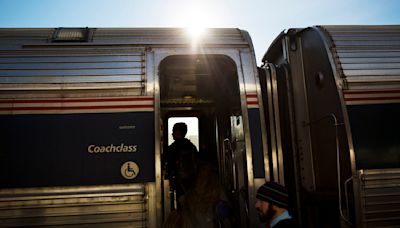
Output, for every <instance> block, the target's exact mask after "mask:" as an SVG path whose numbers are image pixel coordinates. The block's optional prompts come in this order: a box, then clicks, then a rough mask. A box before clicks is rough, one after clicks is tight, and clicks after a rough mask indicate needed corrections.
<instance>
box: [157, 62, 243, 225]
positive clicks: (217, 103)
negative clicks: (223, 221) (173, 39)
mask: <svg viewBox="0 0 400 228" xmlns="http://www.w3.org/2000/svg"><path fill="white" fill-rule="evenodd" d="M159 78H160V108H161V111H160V115H161V118H162V129H161V130H162V137H161V138H163V140H162V152H161V153H162V155H163V154H165V152H166V151H167V150H168V135H169V134H171V133H170V132H168V128H170V129H171V127H172V126H169V125H171V121H169V120H171V119H172V118H177V117H178V118H188V117H190V118H195V119H196V120H197V121H198V139H197V140H198V142H197V143H198V156H197V159H198V160H199V162H200V163H201V165H200V167H205V166H202V165H207V166H206V167H211V168H212V172H213V174H215V178H216V183H215V184H218V185H219V186H220V187H221V191H222V193H221V195H220V196H219V197H220V198H223V199H224V200H226V201H227V202H228V203H229V204H230V208H231V209H232V214H231V221H229V222H231V223H234V225H238V226H241V227H245V226H247V225H246V224H247V215H246V214H247V206H248V203H247V199H248V197H247V189H248V188H247V187H248V184H247V167H246V156H245V154H246V153H245V141H244V132H243V119H242V109H241V96H240V90H239V82H238V73H237V66H236V64H235V63H234V61H233V60H232V59H230V58H229V57H227V56H224V55H176V56H169V57H167V58H165V59H164V60H163V61H162V62H161V63H160V66H159ZM169 122H170V123H169ZM163 162H164V161H162V163H163ZM163 166H164V164H163ZM202 171H203V170H201V169H200V170H198V171H197V173H198V174H199V175H198V176H201V173H202ZM162 173H163V175H162V176H163V178H162V179H163V180H162V183H163V186H162V188H163V207H164V219H166V218H167V217H168V215H169V214H170V213H171V211H172V210H174V209H175V208H176V207H177V204H178V203H179V200H180V199H177V198H176V194H174V191H173V190H174V189H173V188H171V186H170V181H169V180H168V177H167V176H165V175H164V174H165V167H163V172H162ZM212 178H214V177H211V176H210V175H208V176H207V181H210V179H212ZM198 179H199V178H198ZM200 181H201V179H200ZM196 183H198V182H196ZM207 183H209V182H207ZM197 190H199V189H198V188H197V189H196V191H197ZM208 190H209V189H208ZM198 193H199V194H201V193H200V192H198ZM203 196H204V195H199V196H198V197H196V199H202V197H203ZM208 198H210V197H208ZM184 200H186V203H187V204H189V205H191V204H194V203H196V204H198V203H199V202H190V201H189V197H186V196H185V199H184ZM200 203H207V202H205V201H202V202H200ZM209 203H211V202H209ZM214 203H215V202H212V203H211V204H214ZM211 204H210V205H211ZM213 206H215V205H213ZM196 207H197V208H201V206H200V205H196ZM205 207H206V205H205ZM184 209H185V208H183V210H184ZM203 216H204V215H203ZM206 220H207V219H205V220H203V221H206Z"/></svg>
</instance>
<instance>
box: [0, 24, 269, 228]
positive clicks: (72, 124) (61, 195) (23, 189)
mask: <svg viewBox="0 0 400 228" xmlns="http://www.w3.org/2000/svg"><path fill="white" fill-rule="evenodd" d="M0 34H1V37H0V121H1V124H0V126H1V127H0V132H1V142H2V143H1V144H2V146H1V148H2V149H1V155H0V156H1V160H0V162H1V165H0V166H1V176H0V178H1V181H0V183H1V190H0V210H1V213H0V214H1V215H0V219H1V226H30V225H34V226H44V225H54V226H77V227H79V226H83V225H84V226H95V227H98V226H109V225H113V226H116V227H126V226H133V227H160V226H161V224H162V221H163V220H165V219H166V217H167V216H168V214H169V212H170V210H171V209H170V205H169V204H168V202H169V198H168V197H170V196H169V195H168V192H169V187H168V186H169V183H168V180H166V179H165V177H164V170H163V164H162V160H161V158H162V154H163V150H164V149H165V146H166V143H165V144H163V140H162V138H163V137H162V136H163V135H166V134H167V133H166V132H163V129H164V128H163V122H164V120H165V118H166V116H171V115H172V114H171V113H173V112H174V111H171V110H178V112H180V113H179V114H178V115H179V116H182V115H187V114H185V113H186V112H185V110H189V109H192V110H198V111H197V112H198V113H211V114H210V115H209V116H207V117H204V118H205V120H204V121H208V122H209V124H208V125H207V126H210V128H214V129H213V130H212V132H215V129H218V128H219V129H220V133H218V135H219V136H220V137H221V138H220V140H221V141H216V140H217V139H216V138H217V137H216V135H217V134H214V136H215V138H212V139H207V138H206V137H203V138H204V141H207V140H208V141H211V144H212V145H217V144H218V150H219V151H217V152H214V153H215V154H217V153H220V154H221V155H223V154H224V153H223V152H224V151H225V150H227V148H225V147H223V140H224V139H227V138H230V145H234V146H235V147H234V150H231V151H230V153H231V156H228V157H224V156H219V155H218V156H215V157H218V158H219V160H218V161H216V162H217V163H218V164H222V163H224V164H225V166H224V167H223V168H222V165H217V166H219V167H220V172H221V173H224V175H225V177H227V176H228V175H230V177H229V178H228V179H227V178H223V177H222V176H221V177H220V178H221V179H225V180H230V181H229V183H233V181H234V182H235V184H234V185H231V187H232V188H233V189H230V190H233V191H235V197H236V198H237V199H238V202H239V203H238V208H239V209H238V210H240V211H241V212H242V214H243V216H241V220H240V221H239V222H238V223H240V224H242V225H244V226H247V225H250V224H254V222H257V221H256V219H255V216H256V213H255V210H254V209H253V208H252V207H248V206H247V205H250V204H251V205H253V204H254V200H255V184H254V183H255V182H257V181H255V177H254V175H253V162H255V163H256V166H257V167H258V168H257V171H256V173H255V175H256V176H257V178H258V179H257V180H258V182H257V183H262V180H263V179H264V167H263V166H262V165H263V163H262V162H261V163H260V162H259V161H258V160H257V161H253V160H252V157H253V152H252V150H253V148H254V151H257V153H258V154H259V153H262V151H263V149H262V146H263V145H262V144H263V143H264V144H265V143H266V142H265V141H264V142H263V141H262V137H261V135H258V139H257V141H256V143H254V142H252V141H251V138H250V133H249V132H250V131H255V132H259V131H260V130H259V123H260V122H261V121H262V120H261V119H260V118H261V117H260V115H259V114H258V113H259V112H258V110H259V100H258V98H257V95H258V94H257V85H258V84H257V83H256V81H257V77H256V74H257V70H256V64H255V60H254V51H253V47H252V44H251V40H250V37H249V35H248V34H247V32H245V31H242V30H239V29H209V30H208V31H207V36H205V37H203V38H202V39H201V40H197V41H196V42H194V41H195V40H193V39H192V38H191V37H190V36H188V35H187V33H186V31H185V30H184V29H172V28H171V29H150V28H149V29H147V28H143V29H131V28H121V29H120V28H118V29H117V28H115V29H114V28H58V29H50V28H49V29H40V28H35V29H28V28H27V29H0ZM192 60H193V61H192ZM211 60H212V61H215V64H214V65H215V67H211V66H208V65H204V64H202V62H205V63H207V61H209V62H210V61H211ZM218 64H220V65H218ZM225 65H226V66H227V67H228V68H227V69H226V71H224V68H223V67H224V66H225ZM191 68H193V69H194V70H192V69H191ZM195 68H196V69H197V70H196V69H195ZM195 71H202V72H203V75H207V74H208V75H211V74H212V75H213V77H216V76H218V75H219V74H221V75H223V77H226V79H224V80H223V81H224V82H227V83H229V84H231V82H230V81H232V82H234V84H233V85H234V87H235V90H232V91H233V92H234V97H235V100H234V101H232V102H233V103H234V109H235V110H233V108H232V110H230V111H227V112H224V113H223V114H215V113H217V112H218V113H222V112H220V111H216V108H214V107H213V106H211V105H210V104H212V105H214V104H215V103H214V102H216V103H221V101H222V100H223V99H225V96H226V95H227V94H223V93H221V94H220V96H218V92H220V91H218V90H217V89H215V91H211V92H209V94H212V95H213V96H211V97H210V96H208V95H209V94H208V95H207V94H206V93H204V92H201V91H200V92H198V94H195V92H196V91H197V89H196V87H200V86H203V84H204V83H203V84H201V81H200V79H197V77H200V76H198V74H197V73H196V72H195ZM173 77H177V78H175V79H174V81H173V80H170V78H173ZM204 77H205V76H204ZM208 77H211V76H208ZM228 77H232V79H228ZM179 80H182V81H183V83H180V82H179ZM205 80H206V81H204V82H206V83H207V82H208V81H207V80H214V79H212V77H211V78H208V79H207V78H205ZM197 81H199V82H197ZM219 83H220V82H218V81H217V82H215V87H216V88H217V86H219V87H221V85H219ZM204 85H206V84H204ZM201 88H202V90H204V91H205V89H206V87H204V86H203V87H201ZM207 89H208V91H210V88H207ZM182 91H184V92H186V93H190V92H192V93H193V94H184V95H192V98H193V99H189V100H188V99H186V100H185V101H184V102H183V100H182V99H183V97H182V96H175V95H174V94H179V93H181V92H182ZM227 93H228V95H229V93H231V92H230V91H228V92H227ZM203 94H204V96H206V95H207V97H201V96H203ZM196 98H202V99H196ZM224 107H225V106H224ZM170 109H171V110H170ZM219 110H222V108H219ZM248 110H257V111H252V114H251V115H252V117H254V118H258V120H254V121H255V122H254V121H252V122H251V124H250V123H249V119H248V115H249V114H248ZM182 113H183V114H182ZM202 115H203V116H204V115H205V114H202ZM217 119H218V121H219V122H220V123H223V124H224V125H223V126H222V125H221V124H220V126H218V127H217V126H215V125H216V124H217V122H216V120H217ZM234 119H235V120H234ZM201 121H203V120H201ZM204 121H203V122H204ZM219 122H218V123H219ZM253 122H254V123H255V124H254V123H253ZM233 123H235V124H234V125H232V128H230V127H231V124H233ZM226 128H228V129H232V132H228V133H227V132H226V131H225V132H223V129H226ZM201 131H205V130H201ZM233 131H234V132H233ZM244 131H245V132H246V133H245V134H244V133H243V132H244ZM207 134H208V133H207ZM252 135H254V133H252ZM164 137H165V136H164ZM203 138H201V140H203ZM213 140H214V141H213ZM216 148H217V147H216V146H215V149H216ZM235 153H238V154H239V155H236V156H235ZM232 156H234V157H236V158H237V160H228V159H229V158H232ZM258 157H259V156H258ZM261 157H262V154H261ZM260 165H261V166H260ZM233 167H235V169H234V173H232V170H233V169H232V168H233ZM240 189H242V191H240ZM243 189H246V191H244V192H245V194H244V195H243ZM237 214H240V212H237ZM252 216H253V217H254V218H252V219H248V218H249V217H252ZM238 217H239V216H238Z"/></svg>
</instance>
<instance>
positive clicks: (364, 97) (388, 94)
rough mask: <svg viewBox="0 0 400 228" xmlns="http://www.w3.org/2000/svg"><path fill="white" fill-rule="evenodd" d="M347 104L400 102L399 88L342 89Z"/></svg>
mask: <svg viewBox="0 0 400 228" xmlns="http://www.w3.org/2000/svg"><path fill="white" fill-rule="evenodd" d="M343 94H344V100H345V102H346V104H347V105H362V104H385V103H400V90H379V91H378V90H370V91H368V90H365V91H344V93H343Z"/></svg>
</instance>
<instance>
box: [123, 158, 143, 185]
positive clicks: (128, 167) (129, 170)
mask: <svg viewBox="0 0 400 228" xmlns="http://www.w3.org/2000/svg"><path fill="white" fill-rule="evenodd" d="M138 174H139V166H138V165H137V164H136V163H135V162H133V161H127V162H125V163H124V164H123V165H122V166H121V175H122V176H123V177H124V178H125V179H129V180H130V179H134V178H135V177H136V176H137V175H138Z"/></svg>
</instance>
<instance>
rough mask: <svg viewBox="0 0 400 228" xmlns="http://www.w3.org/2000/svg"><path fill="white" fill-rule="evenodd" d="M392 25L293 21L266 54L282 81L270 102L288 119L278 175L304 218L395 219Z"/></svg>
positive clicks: (339, 221)
mask: <svg viewBox="0 0 400 228" xmlns="http://www.w3.org/2000/svg"><path fill="white" fill-rule="evenodd" d="M399 31H400V30H399V26H316V27H311V28H304V29H290V30H288V31H287V32H284V33H282V34H281V35H280V36H279V37H278V38H277V39H276V40H275V42H274V43H273V45H271V47H270V48H269V50H268V51H267V53H266V55H265V56H264V62H265V64H264V68H263V69H264V71H266V75H267V76H266V77H267V81H268V80H269V81H271V82H274V81H275V82H276V84H277V86H276V87H277V90H278V91H279V90H284V92H281V94H279V93H278V97H277V99H276V100H273V102H272V104H270V105H272V106H273V105H275V106H277V108H276V109H277V110H278V111H282V110H283V111H284V113H282V112H281V116H282V117H283V118H284V119H285V120H286V121H287V122H289V123H290V124H285V123H281V124H282V125H284V127H281V129H282V131H283V132H284V134H283V136H282V140H283V141H284V144H285V145H286V149H287V151H290V152H287V153H288V154H287V155H286V156H287V157H286V158H287V159H284V163H285V162H286V165H284V168H285V167H286V169H284V171H285V172H286V171H287V170H289V169H288V168H290V169H293V171H291V172H290V173H286V176H285V177H286V180H285V181H288V182H289V183H288V184H287V185H288V186H289V188H291V192H292V194H296V195H297V197H296V202H293V203H294V204H297V210H298V214H299V219H300V220H301V221H302V223H303V224H304V225H306V226H308V227H321V226H324V225H325V224H334V226H351V225H352V226H356V227H386V226H396V225H397V224H399V218H400V214H399V213H400V207H399V204H398V203H397V201H396V200H393V199H397V198H398V197H399V194H398V193H399V189H398V184H399V178H398V172H399V170H398V168H399V164H400V160H399V140H398V139H399V138H400V137H399V133H398V131H397V130H396V129H398V127H399V118H398V114H399V111H400V109H399V107H400V106H399V91H400V83H399V82H400V81H399V79H400V77H399V72H400V71H399V69H400V65H399V64H398V62H399V57H400V56H399V54H398V50H399V47H400V46H399V44H400V43H399V41H400V37H399ZM271 75H272V76H271ZM270 94H271V93H270ZM275 124H276V123H275ZM285 126H287V127H285ZM284 158H285V157H284ZM293 164H294V165H293ZM277 171H279V170H277ZM305 211H308V212H305ZM310 212H311V213H310ZM315 215H317V217H319V218H321V219H318V220H315ZM332 215H336V216H337V217H336V218H335V221H336V222H335V221H332V220H330V219H331V218H332V217H333V216H332Z"/></svg>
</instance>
